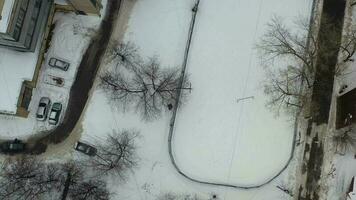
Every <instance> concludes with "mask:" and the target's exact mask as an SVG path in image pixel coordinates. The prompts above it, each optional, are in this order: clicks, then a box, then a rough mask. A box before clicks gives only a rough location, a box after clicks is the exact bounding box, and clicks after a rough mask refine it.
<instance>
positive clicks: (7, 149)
mask: <svg viewBox="0 0 356 200" xmlns="http://www.w3.org/2000/svg"><path fill="white" fill-rule="evenodd" d="M24 150H25V143H23V142H21V141H20V140H18V139H15V140H14V141H7V142H4V143H2V144H1V151H2V152H4V153H20V152H23V151H24Z"/></svg>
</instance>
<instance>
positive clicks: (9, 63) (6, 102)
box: [0, 1, 106, 140]
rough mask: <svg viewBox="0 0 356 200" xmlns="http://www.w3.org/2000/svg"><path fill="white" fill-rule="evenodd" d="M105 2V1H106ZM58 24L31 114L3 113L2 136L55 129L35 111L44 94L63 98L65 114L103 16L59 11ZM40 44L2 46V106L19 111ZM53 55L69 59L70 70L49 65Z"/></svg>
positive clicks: (53, 100)
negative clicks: (27, 48)
mask: <svg viewBox="0 0 356 200" xmlns="http://www.w3.org/2000/svg"><path fill="white" fill-rule="evenodd" d="M104 3H106V1H105V2H104ZM53 23H55V24H56V26H55V29H54V34H53V36H52V41H51V44H50V48H49V49H48V51H47V53H46V55H45V60H44V62H43V65H42V67H41V71H40V74H39V79H38V82H37V87H36V88H35V89H34V90H33V93H32V99H31V102H30V105H29V112H30V113H29V116H28V118H20V117H16V116H7V115H0V123H1V127H0V133H1V134H0V139H2V140H3V139H14V138H20V139H26V138H28V137H30V136H32V135H34V134H41V132H42V131H47V130H50V129H53V128H54V126H53V125H50V124H49V123H48V120H46V121H44V122H41V121H37V120H36V111H37V108H38V103H39V100H40V98H41V97H49V98H50V99H51V101H52V103H53V102H61V103H62V105H63V112H62V114H61V117H63V116H64V112H65V109H66V105H67V103H68V98H69V90H70V88H71V86H72V84H73V81H74V79H75V76H76V72H77V69H78V66H79V64H80V61H81V57H82V55H83V53H84V52H85V50H86V48H87V46H88V45H89V41H90V38H91V36H93V34H95V31H96V29H97V28H98V25H99V23H100V18H99V17H95V16H78V15H75V14H74V13H66V14H63V13H56V14H55V17H54V22H53ZM39 46H40V45H39V44H38V47H37V50H36V53H22V52H16V51H10V50H7V49H3V48H0V69H1V70H2V72H3V73H1V74H0V89H1V91H2V92H3V95H2V97H1V98H0V110H1V109H7V110H13V111H14V112H15V111H16V104H17V98H18V96H19V94H20V89H21V84H22V81H24V80H31V79H32V76H33V70H34V69H35V65H36V62H37V57H38V51H39ZM51 57H56V58H60V59H63V60H66V61H68V62H69V63H70V67H69V69H68V71H62V70H60V69H57V68H52V67H50V66H49V65H48V61H49V59H50V58H51ZM52 77H60V78H63V80H64V84H63V86H61V87H58V86H55V85H53V81H52V82H51V79H52ZM2 106H3V107H2Z"/></svg>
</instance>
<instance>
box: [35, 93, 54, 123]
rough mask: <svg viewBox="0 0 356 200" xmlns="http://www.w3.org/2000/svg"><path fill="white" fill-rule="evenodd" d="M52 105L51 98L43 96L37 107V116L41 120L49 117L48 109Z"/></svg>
mask: <svg viewBox="0 0 356 200" xmlns="http://www.w3.org/2000/svg"><path fill="white" fill-rule="evenodd" d="M50 105H51V100H50V99H49V98H48V97H42V98H41V99H40V103H39V105H38V108H37V113H36V118H37V120H39V121H44V120H46V118H47V113H48V109H49V107H50Z"/></svg>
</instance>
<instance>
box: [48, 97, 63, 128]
mask: <svg viewBox="0 0 356 200" xmlns="http://www.w3.org/2000/svg"><path fill="white" fill-rule="evenodd" d="M61 112H62V104H61V103H58V102H56V103H53V105H52V109H51V112H50V113H49V117H48V123H49V124H52V125H57V123H58V121H59V116H60V115H61Z"/></svg>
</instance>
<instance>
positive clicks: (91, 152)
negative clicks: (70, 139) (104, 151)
mask: <svg viewBox="0 0 356 200" xmlns="http://www.w3.org/2000/svg"><path fill="white" fill-rule="evenodd" d="M74 149H75V150H77V151H80V152H82V153H84V154H86V155H88V156H95V155H96V152H97V150H96V148H95V147H92V146H90V145H89V144H85V143H83V142H77V143H75V145H74Z"/></svg>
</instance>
